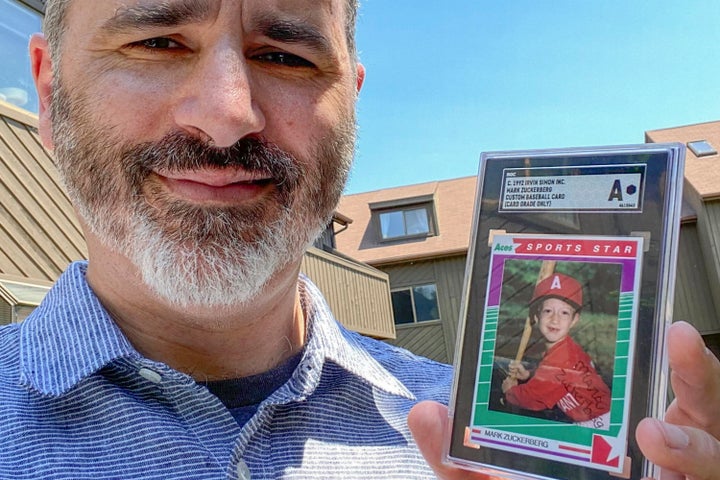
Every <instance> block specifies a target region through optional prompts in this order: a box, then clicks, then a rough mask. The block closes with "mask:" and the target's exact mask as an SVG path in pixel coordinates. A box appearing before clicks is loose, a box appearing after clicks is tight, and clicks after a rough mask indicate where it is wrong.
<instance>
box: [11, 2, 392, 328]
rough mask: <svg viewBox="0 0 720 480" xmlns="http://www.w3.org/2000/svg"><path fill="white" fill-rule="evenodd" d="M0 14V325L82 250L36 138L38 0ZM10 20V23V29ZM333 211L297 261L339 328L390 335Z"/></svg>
mask: <svg viewBox="0 0 720 480" xmlns="http://www.w3.org/2000/svg"><path fill="white" fill-rule="evenodd" d="M2 8H3V12H2V16H1V17H2V18H1V19H0V45H2V46H3V48H2V49H0V58H2V59H3V60H4V62H3V65H4V66H3V69H1V70H0V325H1V324H5V323H10V322H20V321H22V320H23V319H24V318H26V317H27V315H29V313H30V312H32V310H33V309H34V308H35V307H36V306H37V305H38V304H39V303H40V301H41V300H42V298H43V297H44V296H45V294H46V293H47V291H48V290H49V288H50V286H51V285H52V283H53V282H54V281H55V280H56V279H57V277H58V276H59V275H60V274H61V273H62V272H63V271H64V270H65V268H66V267H67V265H68V264H69V263H70V262H72V261H75V260H81V259H85V258H87V247H86V245H85V239H84V237H83V233H82V230H81V228H80V224H79V222H78V220H77V217H76V216H75V212H74V210H73V207H72V205H71V203H70V201H69V199H68V198H67V196H66V195H65V192H64V191H63V188H62V187H61V185H60V182H59V178H58V173H57V171H56V169H55V166H54V164H53V161H52V156H51V154H50V153H49V152H48V151H46V150H45V149H44V148H43V146H42V144H41V142H40V139H39V136H38V131H37V126H38V119H37V115H36V113H35V112H36V110H37V100H36V98H35V92H34V87H33V82H32V79H31V78H30V74H29V72H30V69H29V61H28V58H27V39H28V37H29V36H30V34H31V33H33V32H36V31H39V29H40V24H41V21H42V12H43V9H44V2H40V1H30V0H22V1H21V0H6V1H5V2H4V3H3V6H2ZM10 25H12V28H10ZM350 222H351V220H350V219H349V218H347V217H344V216H343V215H341V214H339V213H337V214H336V215H335V216H334V218H333V221H332V222H331V223H330V225H328V227H327V229H326V231H325V232H324V234H323V235H322V236H321V237H320V238H319V239H318V241H317V242H316V244H315V246H313V247H311V248H309V249H308V250H307V252H306V254H305V256H304V258H303V262H302V270H303V271H304V272H305V273H306V274H307V275H308V277H310V279H311V280H313V281H314V282H315V284H316V285H317V286H318V287H319V288H320V290H321V291H322V292H323V293H324V294H325V297H326V299H327V301H328V304H329V305H330V308H331V309H332V311H333V313H334V314H335V316H336V317H337V318H338V320H339V321H340V322H342V323H343V324H344V325H345V326H347V327H348V328H350V329H353V330H355V331H358V332H360V333H362V334H365V335H369V336H373V337H376V338H382V339H391V338H394V337H395V327H394V324H393V322H392V310H391V303H390V294H389V280H388V276H387V274H385V273H383V272H381V271H379V270H377V269H375V268H373V267H370V266H369V265H366V264H362V263H360V262H358V261H356V260H354V259H352V258H350V257H348V256H346V255H340V254H339V253H338V252H337V251H336V250H335V248H334V247H335V240H334V238H335V232H336V229H343V228H346V226H347V225H348V224H349V223H350Z"/></svg>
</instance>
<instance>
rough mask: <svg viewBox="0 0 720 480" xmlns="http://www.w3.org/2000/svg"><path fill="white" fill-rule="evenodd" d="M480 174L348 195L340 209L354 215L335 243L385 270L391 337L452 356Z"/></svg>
mask: <svg viewBox="0 0 720 480" xmlns="http://www.w3.org/2000/svg"><path fill="white" fill-rule="evenodd" d="M476 183H477V182H476V178H475V177H474V176H473V177H465V178H458V179H454V180H445V181H438V182H429V183H423V184H420V185H408V186H403V187H397V188H390V189H385V190H377V191H374V192H367V193H358V194H354V195H346V196H344V197H343V198H342V200H341V201H340V205H339V206H338V211H340V212H342V213H343V215H346V216H347V217H349V218H352V219H353V223H352V224H351V225H349V227H348V228H347V229H346V230H345V231H343V232H342V233H340V234H339V235H338V236H337V238H336V241H337V245H338V250H340V251H341V252H343V253H345V254H347V255H350V256H351V257H353V258H357V259H359V260H360V261H362V262H364V263H367V264H369V265H372V266H374V267H375V268H378V269H380V270H382V271H383V272H385V273H387V274H388V275H389V277H390V289H391V296H392V300H393V313H394V320H395V329H396V336H397V337H396V339H395V341H394V342H393V343H395V344H397V345H400V346H402V347H404V348H408V349H409V350H411V351H413V352H416V353H419V354H421V355H425V356H427V357H429V358H432V359H435V360H438V361H441V362H451V361H452V359H453V353H454V351H455V338H456V324H457V320H458V315H459V311H460V302H461V297H462V289H463V282H464V276H465V261H466V257H467V251H468V247H469V239H470V230H471V226H472V213H473V206H474V199H475V188H476Z"/></svg>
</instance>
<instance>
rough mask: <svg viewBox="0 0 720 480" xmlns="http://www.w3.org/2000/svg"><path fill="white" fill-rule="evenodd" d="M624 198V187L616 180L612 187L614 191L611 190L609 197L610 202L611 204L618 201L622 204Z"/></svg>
mask: <svg viewBox="0 0 720 480" xmlns="http://www.w3.org/2000/svg"><path fill="white" fill-rule="evenodd" d="M622 199H623V196H622V185H620V180H615V182H614V183H613V186H612V190H610V196H609V197H608V202H611V201H613V200H617V201H618V202H622Z"/></svg>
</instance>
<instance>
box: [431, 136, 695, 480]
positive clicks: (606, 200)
mask: <svg viewBox="0 0 720 480" xmlns="http://www.w3.org/2000/svg"><path fill="white" fill-rule="evenodd" d="M684 153H685V150H684V146H683V145H682V144H642V145H628V146H617V147H597V148H572V149H556V150H535V151H507V152H491V153H485V154H483V155H482V158H481V163H480V173H479V178H478V191H477V196H476V204H475V213H474V220H473V221H474V223H473V230H472V232H473V233H472V238H471V245H470V250H469V254H468V262H467V268H466V274H465V275H466V276H465V287H464V293H463V301H462V310H461V318H460V325H459V329H458V332H459V334H458V345H457V352H458V353H457V355H456V360H455V382H454V386H453V396H452V399H451V404H450V410H449V411H450V421H451V425H452V428H451V434H450V436H449V437H448V438H447V439H446V457H445V458H446V461H447V462H448V463H452V464H454V465H458V466H461V467H463V468H467V469H470V470H475V471H481V472H485V473H488V474H494V475H498V476H501V477H503V478H512V479H563V480H584V479H607V478H608V477H609V476H610V477H613V476H614V477H620V478H633V479H634V478H641V477H643V476H646V475H647V476H649V475H654V474H656V473H657V472H654V471H653V466H652V465H651V464H650V463H649V462H647V461H646V460H645V459H644V458H643V456H642V454H641V452H640V450H639V449H638V447H637V445H636V443H635V439H634V430H635V427H636V426H637V423H638V422H639V421H640V420H641V419H642V418H644V417H646V416H654V417H661V416H662V414H663V412H664V410H665V407H666V398H667V361H666V359H665V356H664V335H665V329H666V327H667V325H669V324H670V322H671V318H672V300H673V294H674V284H675V264H676V257H677V246H678V235H679V225H680V210H681V199H682V185H683V163H684Z"/></svg>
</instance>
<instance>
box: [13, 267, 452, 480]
mask: <svg viewBox="0 0 720 480" xmlns="http://www.w3.org/2000/svg"><path fill="white" fill-rule="evenodd" d="M86 268H87V264H86V263H85V262H78V263H74V264H72V265H71V266H70V267H69V268H68V270H67V271H66V272H65V273H63V275H62V276H61V277H60V279H59V280H58V281H57V283H56V284H55V286H54V287H53V288H52V289H51V291H50V292H49V293H48V295H47V297H46V298H45V300H44V301H43V302H42V304H41V305H40V306H39V307H38V308H37V309H36V310H35V311H34V312H33V314H32V315H30V316H29V317H28V318H27V319H26V320H25V321H24V322H23V323H22V324H17V325H8V326H5V327H2V328H1V329H0V479H3V480H5V479H28V480H30V479H32V480H38V479H68V480H70V479H72V480H82V479H93V480H100V479H157V480H160V479H162V480H167V479H223V478H227V479H248V478H253V479H275V478H284V479H310V478H312V479H319V478H321V479H331V478H342V479H421V478H434V476H433V474H432V472H431V470H430V469H429V467H427V465H426V464H425V462H424V460H423V458H422V456H421V455H420V453H419V452H418V450H417V447H416V445H415V444H414V442H413V440H412V437H411V435H410V432H409V430H408V428H407V425H406V417H407V413H408V411H409V409H410V407H411V406H412V405H414V404H415V403H417V402H418V401H420V400H424V399H433V400H437V401H440V402H444V403H447V402H448V397H449V392H450V383H451V376H452V374H451V367H449V366H447V365H442V364H439V363H436V362H432V361H430V360H427V359H424V358H421V357H417V356H415V355H413V354H411V353H409V352H407V351H405V350H402V349H398V348H395V347H393V346H390V345H388V344H385V343H382V342H378V341H375V340H372V339H368V338H366V337H363V336H361V335H358V334H356V333H353V332H350V331H348V330H346V329H344V328H343V327H342V326H341V325H340V324H339V323H338V322H337V321H336V320H335V319H334V318H333V316H332V313H331V312H330V309H329V308H328V306H327V304H326V303H325V301H324V300H323V298H322V295H321V294H320V292H319V291H318V290H317V288H316V287H315V286H314V285H312V283H311V282H310V281H308V280H307V279H306V278H305V277H303V276H301V277H300V279H299V286H300V298H301V302H302V306H303V310H304V313H305V317H306V318H307V319H308V340H307V345H306V347H305V352H304V354H303V356H302V359H301V360H300V363H299V365H298V366H297V368H296V369H295V371H294V372H293V374H292V376H291V378H290V379H289V380H288V381H287V382H286V383H285V384H284V385H283V386H281V387H280V388H279V389H278V390H276V391H275V392H274V393H273V394H272V395H270V396H269V397H268V398H267V399H265V400H264V401H263V402H262V403H261V404H260V405H259V407H258V411H257V413H256V414H255V415H254V416H253V417H252V418H251V419H250V420H249V421H248V422H247V423H246V424H245V425H244V426H243V427H240V426H239V425H238V423H237V422H236V421H235V420H234V419H233V417H232V415H231V414H230V412H229V411H228V410H227V408H225V406H224V405H223V404H222V403H221V402H220V401H219V400H218V398H217V397H216V396H214V395H213V394H211V393H210V392H209V391H208V390H207V388H205V387H204V386H202V385H199V384H198V383H196V382H195V381H194V380H193V378H191V377H190V376H188V375H186V374H184V373H181V372H178V371H175V370H173V369H171V368H169V367H168V366H167V365H164V364H161V363H157V362H154V361H151V360H149V359H147V358H144V357H143V356H142V355H140V354H139V353H138V352H137V351H136V350H135V349H134V348H133V346H132V345H131V344H130V343H129V341H128V340H127V339H126V338H125V337H124V336H123V334H122V333H121V331H120V330H119V329H118V327H117V326H116V325H115V323H114V322H113V321H112V319H111V318H110V316H109V315H108V313H107V311H106V310H105V309H104V308H103V307H102V305H101V304H100V302H99V300H98V298H97V297H96V296H95V295H94V294H93V292H92V290H91V289H90V287H89V285H88V284H87V282H86V280H85V271H86Z"/></svg>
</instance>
